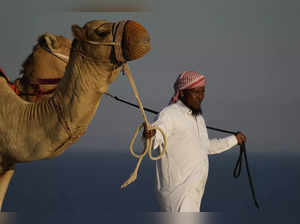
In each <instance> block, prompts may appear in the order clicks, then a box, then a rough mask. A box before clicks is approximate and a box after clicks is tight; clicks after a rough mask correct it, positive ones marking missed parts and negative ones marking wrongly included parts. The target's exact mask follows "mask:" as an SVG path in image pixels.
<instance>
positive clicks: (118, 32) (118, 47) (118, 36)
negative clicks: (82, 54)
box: [84, 20, 128, 63]
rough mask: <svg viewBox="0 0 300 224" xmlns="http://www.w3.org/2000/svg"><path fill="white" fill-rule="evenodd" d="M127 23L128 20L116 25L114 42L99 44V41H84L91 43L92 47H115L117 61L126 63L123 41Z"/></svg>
mask: <svg viewBox="0 0 300 224" xmlns="http://www.w3.org/2000/svg"><path fill="white" fill-rule="evenodd" d="M127 22H128V21H127V20H122V21H120V22H118V23H114V28H113V41H112V42H98V41H90V40H84V42H86V43H89V44H91V45H107V46H113V47H114V52H115V57H116V60H117V61H118V62H119V63H125V62H126V59H125V58H124V56H123V50H122V40H123V33H124V28H125V25H126V23H127Z"/></svg>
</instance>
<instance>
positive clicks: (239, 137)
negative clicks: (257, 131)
mask: <svg viewBox="0 0 300 224" xmlns="http://www.w3.org/2000/svg"><path fill="white" fill-rule="evenodd" d="M235 137H236V139H237V141H238V144H239V145H241V144H243V143H245V142H246V141H247V138H246V136H245V135H244V134H243V133H242V132H238V133H237V134H236V135H235Z"/></svg>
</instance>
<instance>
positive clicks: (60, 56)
mask: <svg viewBox="0 0 300 224" xmlns="http://www.w3.org/2000/svg"><path fill="white" fill-rule="evenodd" d="M41 48H42V49H43V50H45V51H47V52H48V53H50V54H52V55H53V56H55V57H57V58H58V59H60V60H61V61H63V62H64V63H66V64H68V62H69V56H67V55H64V54H61V53H58V52H54V51H52V50H51V49H49V48H47V47H44V46H41Z"/></svg>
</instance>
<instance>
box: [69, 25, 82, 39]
mask: <svg viewBox="0 0 300 224" xmlns="http://www.w3.org/2000/svg"><path fill="white" fill-rule="evenodd" d="M72 33H73V36H74V38H76V39H77V40H85V32H84V29H82V28H81V27H80V26H78V25H72Z"/></svg>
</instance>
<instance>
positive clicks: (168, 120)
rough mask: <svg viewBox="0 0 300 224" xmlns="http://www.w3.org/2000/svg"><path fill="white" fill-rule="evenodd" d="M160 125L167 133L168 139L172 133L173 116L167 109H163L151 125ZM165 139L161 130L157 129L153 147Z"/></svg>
mask: <svg viewBox="0 0 300 224" xmlns="http://www.w3.org/2000/svg"><path fill="white" fill-rule="evenodd" d="M153 126H158V127H159V128H161V129H162V131H163V132H164V134H165V135H166V138H167V141H168V137H169V136H170V135H171V134H172V126H173V125H172V116H171V114H170V113H168V112H167V111H165V110H163V111H161V112H160V113H159V115H158V118H157V120H156V121H155V122H154V123H152V124H151V127H153ZM163 142H164V139H163V136H162V134H161V133H160V131H159V130H156V134H155V136H154V137H153V149H156V148H157V147H158V146H159V145H161V144H163Z"/></svg>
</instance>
